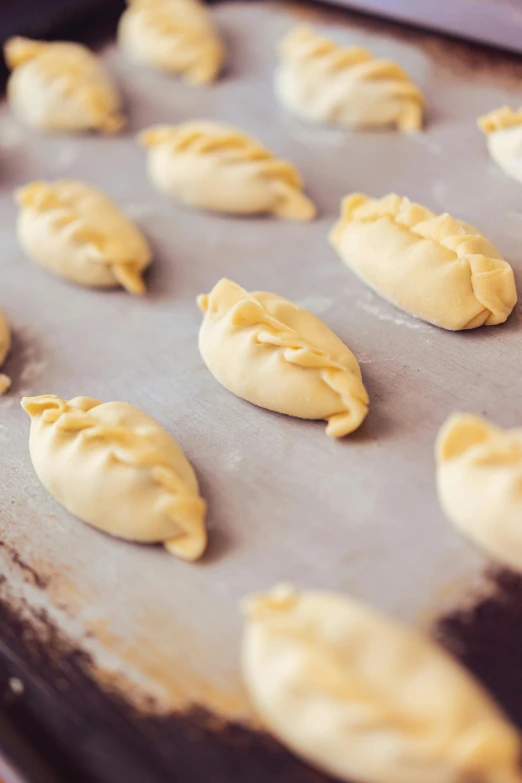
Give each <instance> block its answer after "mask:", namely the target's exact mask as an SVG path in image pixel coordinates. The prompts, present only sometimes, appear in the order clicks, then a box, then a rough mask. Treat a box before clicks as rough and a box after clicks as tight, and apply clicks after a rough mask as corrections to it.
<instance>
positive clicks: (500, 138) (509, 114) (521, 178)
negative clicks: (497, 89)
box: [478, 106, 522, 182]
mask: <svg viewBox="0 0 522 783" xmlns="http://www.w3.org/2000/svg"><path fill="white" fill-rule="evenodd" d="M478 124H479V127H480V128H481V129H482V130H483V131H484V133H485V134H486V135H487V137H488V149H489V154H490V155H491V157H492V158H493V160H494V161H495V163H497V164H498V165H499V166H500V168H501V169H502V170H503V171H505V172H506V174H509V176H510V177H513V179H516V180H517V181H518V182H522V109H519V110H518V111H513V109H510V108H509V106H504V107H503V108H502V109H495V111H492V112H490V113H489V114H485V115H484V116H483V117H479V120H478Z"/></svg>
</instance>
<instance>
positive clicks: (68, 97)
mask: <svg viewBox="0 0 522 783" xmlns="http://www.w3.org/2000/svg"><path fill="white" fill-rule="evenodd" d="M4 55H5V59H6V62H7V65H8V66H9V68H10V69H11V70H12V71H13V73H12V74H11V77H10V79H9V82H8V84H7V96H8V100H9V105H10V107H11V109H12V110H13V112H14V113H15V115H16V116H17V117H18V119H19V120H20V121H21V122H23V123H24V124H25V125H29V126H31V127H33V128H37V129H38V130H44V131H82V130H99V131H103V132H105V133H115V132H117V131H119V130H120V129H121V128H122V127H123V125H124V124H125V119H124V117H123V116H122V114H121V113H120V109H121V101H120V97H119V94H118V91H117V90H116V87H115V86H114V84H113V82H112V79H111V78H110V77H109V75H108V74H107V73H106V72H105V70H104V68H103V67H102V65H101V63H100V61H99V60H98V58H97V57H96V55H94V54H93V53H92V52H91V51H89V49H87V48H86V47H85V46H82V45H81V44H76V43H66V42H62V41H57V42H52V43H50V42H48V41H32V40H31V39H29V38H20V37H18V36H17V37H15V38H9V40H8V41H7V43H6V44H5V48H4Z"/></svg>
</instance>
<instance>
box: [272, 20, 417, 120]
mask: <svg viewBox="0 0 522 783" xmlns="http://www.w3.org/2000/svg"><path fill="white" fill-rule="evenodd" d="M280 53H281V63H280V66H279V68H278V69H277V71H276V77H275V91H276V95H277V97H278V99H279V101H280V102H281V103H282V105H283V106H285V107H286V108H287V109H289V110H290V111H292V112H293V113H294V114H296V115H298V116H300V117H302V118H304V119H307V120H312V121H314V122H328V123H337V124H339V125H344V126H346V127H352V128H359V127H361V128H364V127H368V128H371V127H378V126H387V125H395V126H397V127H398V128H400V129H401V130H403V131H416V130H419V128H421V127H422V117H423V110H424V99H423V97H422V94H421V92H420V91H419V89H418V88H417V87H416V86H415V84H414V83H413V82H412V80H411V79H410V77H409V76H408V74H407V73H406V72H405V71H404V70H403V69H402V68H401V67H400V66H399V65H397V63H395V62H393V61H392V60H380V59H377V58H376V57H374V56H373V55H372V54H371V53H370V52H368V51H367V50H366V49H361V48H360V47H357V46H348V47H344V46H339V45H338V44H336V43H335V42H334V41H331V40H330V39H329V38H325V37H324V36H321V35H319V34H318V33H316V32H315V30H313V29H312V28H311V27H296V28H294V29H292V30H291V31H290V32H289V33H288V34H287V35H286V36H285V37H284V38H283V40H282V42H281V44H280Z"/></svg>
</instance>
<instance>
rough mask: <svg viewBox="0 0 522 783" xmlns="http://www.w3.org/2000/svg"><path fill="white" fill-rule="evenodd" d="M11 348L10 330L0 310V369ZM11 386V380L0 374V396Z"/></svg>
mask: <svg viewBox="0 0 522 783" xmlns="http://www.w3.org/2000/svg"><path fill="white" fill-rule="evenodd" d="M10 348H11V330H10V329H9V324H8V323H7V318H6V317H5V315H4V314H3V313H2V311H1V310H0V367H1V366H2V364H3V363H4V361H5V358H6V356H7V354H8V353H9V349H10ZM10 386H11V379H10V378H9V377H8V376H7V375H4V373H0V394H4V393H5V392H6V391H7V390H8V389H9V388H10Z"/></svg>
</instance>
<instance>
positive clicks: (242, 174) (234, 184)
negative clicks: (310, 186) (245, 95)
mask: <svg viewBox="0 0 522 783" xmlns="http://www.w3.org/2000/svg"><path fill="white" fill-rule="evenodd" d="M138 139H139V141H140V143H141V144H142V145H143V146H144V147H148V148H149V163H148V168H149V176H150V179H151V180H152V182H153V183H154V185H155V186H156V187H157V188H158V190H161V191H162V192H163V193H166V194H167V195H168V196H173V197H174V198H177V199H179V201H182V202H183V203H184V204H188V205H189V206H191V207H198V208H200V209H209V210H215V211H217V212H233V213H235V214H238V215H250V214H256V213H263V212H273V213H274V214H275V215H278V216H279V217H282V218H287V219H288V220H312V219H313V218H314V217H315V207H314V205H313V204H312V202H311V201H310V200H309V199H308V198H307V197H306V196H305V195H304V193H303V192H302V187H303V183H302V180H301V176H300V175H299V172H298V171H297V169H296V168H295V167H294V166H292V164H291V163H287V162H286V161H284V160H278V159H277V158H276V157H275V156H274V155H272V153H271V152H269V151H268V150H266V149H264V147H262V146H261V145H260V144H259V143H258V142H257V141H254V140H253V139H251V138H249V137H248V136H246V135H245V134H244V133H242V132H241V131H238V130H236V129H235V128H231V127H229V126H228V125H222V124H220V123H217V122H187V123H184V124H183V125H178V126H172V125H156V126H153V127H152V128H148V129H147V130H145V131H143V132H142V133H140V135H139V137H138Z"/></svg>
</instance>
